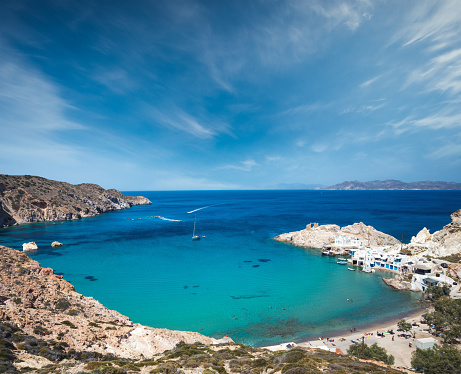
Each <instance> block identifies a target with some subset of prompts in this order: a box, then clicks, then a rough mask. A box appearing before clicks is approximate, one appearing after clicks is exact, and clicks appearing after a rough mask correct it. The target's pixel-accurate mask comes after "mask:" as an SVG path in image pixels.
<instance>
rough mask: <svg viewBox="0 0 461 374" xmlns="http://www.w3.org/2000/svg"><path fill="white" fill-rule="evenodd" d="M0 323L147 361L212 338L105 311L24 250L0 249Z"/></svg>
mask: <svg viewBox="0 0 461 374" xmlns="http://www.w3.org/2000/svg"><path fill="white" fill-rule="evenodd" d="M0 320H1V321H5V322H8V323H10V324H12V325H14V326H18V327H19V328H21V329H22V330H23V331H24V332H25V333H27V334H28V335H32V336H35V337H41V338H45V337H46V338H47V339H53V340H55V341H60V342H63V343H66V344H68V345H69V349H70V348H73V349H75V350H77V351H87V352H98V353H102V354H105V353H112V354H114V355H116V356H118V357H124V358H142V357H151V356H152V355H154V354H156V353H161V352H163V351H165V350H167V349H172V348H174V347H175V346H176V344H178V343H179V342H181V341H183V342H185V343H189V344H191V343H194V342H201V343H204V344H211V343H212V340H211V339H210V338H208V337H206V336H203V335H201V334H199V333H195V332H182V331H170V330H166V329H154V328H151V327H146V326H142V325H139V324H133V323H132V322H131V321H130V319H129V318H128V317H125V316H123V315H121V314H120V313H118V312H116V311H114V310H109V309H107V308H105V307H104V306H103V305H102V304H100V303H99V302H98V301H96V300H95V299H93V298H92V297H84V296H83V295H81V294H79V293H77V292H75V289H74V286H73V285H71V284H70V283H69V282H67V281H65V280H64V279H63V278H62V276H59V275H56V274H54V272H53V270H52V269H49V268H42V267H41V266H40V264H39V263H38V262H37V261H34V260H32V259H30V258H29V257H28V256H27V255H26V254H24V253H23V252H19V251H16V250H14V249H11V248H6V247H2V246H0Z"/></svg>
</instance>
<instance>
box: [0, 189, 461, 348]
mask: <svg viewBox="0 0 461 374" xmlns="http://www.w3.org/2000/svg"><path fill="white" fill-rule="evenodd" d="M125 193H126V194H129V195H143V196H146V197H148V198H149V199H150V200H151V201H152V202H153V205H149V206H137V207H133V208H131V209H127V210H122V211H117V212H110V213H104V214H101V215H99V216H97V217H93V218H85V219H81V220H78V221H67V222H54V223H35V224H27V225H21V226H17V227H13V228H8V229H0V244H2V245H5V246H9V247H12V248H15V249H18V250H22V244H23V243H25V242H29V241H35V242H36V243H37V244H38V246H39V251H38V252H36V253H30V256H31V257H32V258H33V259H35V260H37V261H39V262H40V263H41V264H42V266H44V267H51V268H53V269H55V272H56V273H58V274H63V275H64V277H65V279H67V280H68V281H70V282H71V283H72V284H74V285H75V288H76V290H77V291H78V292H80V293H82V294H84V295H86V296H93V297H94V298H96V299H98V300H99V301H101V302H102V303H103V304H104V305H105V306H107V307H108V308H110V309H116V310H118V311H119V312H121V313H122V314H125V315H127V316H129V317H130V318H131V319H132V320H133V321H134V322H139V323H142V324H145V325H149V326H153V327H161V328H169V329H175V330H188V331H198V332H201V333H203V334H205V335H208V336H213V337H218V338H219V337H222V336H223V335H225V334H229V336H231V337H232V338H233V339H234V340H235V341H236V342H239V343H241V342H243V343H245V344H252V345H257V346H260V345H265V344H275V343H280V342H284V341H292V340H297V339H305V338H317V337H319V336H328V334H330V333H333V332H334V331H341V330H346V331H347V330H348V329H349V328H350V327H351V326H358V327H360V326H364V325H367V324H372V323H375V322H378V321H380V320H383V319H386V318H390V317H392V316H395V315H398V314H400V313H405V312H409V311H412V310H414V309H415V308H416V301H417V299H418V298H419V297H420V295H419V294H415V293H408V292H402V291H400V292H399V291H394V290H392V289H390V288H388V287H387V286H386V285H385V284H384V283H383V282H382V281H381V280H380V278H381V277H383V276H389V274H386V273H375V274H366V273H362V272H359V271H355V272H352V271H348V270H347V267H346V266H340V265H337V264H336V263H335V259H332V258H325V257H322V256H321V254H320V252H319V251H318V250H313V249H303V248H298V247H295V246H291V245H288V244H284V243H279V242H276V241H274V240H273V237H275V236H276V235H278V234H281V233H284V232H289V231H296V230H301V229H303V228H305V226H306V224H308V223H310V222H318V223H319V224H327V223H334V224H338V225H340V226H344V225H348V224H352V223H354V222H364V223H365V224H367V225H372V226H374V227H375V228H376V229H378V230H380V231H383V232H385V233H388V234H391V235H393V236H395V237H397V238H398V239H401V238H402V236H403V240H404V242H409V241H410V240H411V236H412V235H416V234H417V232H418V231H419V230H421V229H422V228H423V227H427V228H428V229H429V230H430V231H431V232H433V231H436V230H440V229H441V228H442V227H443V226H444V225H446V224H448V223H449V222H450V214H451V213H452V212H454V211H455V210H457V209H459V208H461V192H460V191H187V192H186V191H174V192H139V191H136V192H132V191H128V192H125ZM203 207H206V208H204V209H200V210H197V211H196V212H194V213H190V214H188V213H187V212H191V211H193V210H196V209H199V208H203ZM195 215H196V219H197V231H198V233H199V234H200V235H202V236H203V237H202V239H201V240H200V241H192V240H191V236H192V230H193V225H194V217H195ZM154 216H161V217H163V218H164V219H160V218H153V217H154ZM55 240H57V241H60V242H62V243H64V246H63V247H61V248H56V249H52V248H51V246H50V244H51V242H53V241H55ZM348 298H349V299H352V300H353V302H347V299H348Z"/></svg>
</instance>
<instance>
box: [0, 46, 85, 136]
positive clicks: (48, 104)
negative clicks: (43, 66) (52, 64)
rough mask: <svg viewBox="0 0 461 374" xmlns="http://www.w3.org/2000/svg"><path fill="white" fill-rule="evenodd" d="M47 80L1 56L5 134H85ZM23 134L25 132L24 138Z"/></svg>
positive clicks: (0, 103)
mask: <svg viewBox="0 0 461 374" xmlns="http://www.w3.org/2000/svg"><path fill="white" fill-rule="evenodd" d="M74 109H75V108H74V107H72V106H71V105H70V104H69V103H68V102H67V101H66V100H64V99H63V98H62V97H61V96H60V94H59V89H58V87H57V86H56V85H55V84H54V83H53V82H51V81H50V80H49V79H48V78H47V77H46V76H44V75H43V74H41V73H40V72H39V71H37V70H36V69H34V68H33V67H31V66H27V65H26V64H25V63H23V62H22V61H14V60H12V59H10V58H9V57H8V56H7V54H2V53H1V52H0V111H1V113H2V115H1V117H0V127H1V128H2V135H3V140H6V139H5V133H9V134H11V135H12V134H17V135H24V131H26V133H27V134H28V135H31V133H30V132H29V131H31V132H32V133H41V132H49V131H56V130H77V129H78V130H83V129H85V127H84V126H82V125H81V124H79V123H76V122H74V121H72V120H69V119H68V116H67V112H68V111H71V110H74ZM21 131H22V132H23V133H22V134H21Z"/></svg>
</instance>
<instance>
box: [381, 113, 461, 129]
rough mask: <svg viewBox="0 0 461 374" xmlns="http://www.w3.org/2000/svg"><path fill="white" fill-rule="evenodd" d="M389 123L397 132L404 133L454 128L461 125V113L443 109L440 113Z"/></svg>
mask: <svg viewBox="0 0 461 374" xmlns="http://www.w3.org/2000/svg"><path fill="white" fill-rule="evenodd" d="M389 125H390V126H392V127H393V128H394V130H395V131H396V133H397V134H402V133H404V132H406V131H413V132H415V131H420V130H424V129H426V130H441V129H454V128H458V127H461V113H450V112H447V111H441V112H439V113H436V114H433V115H430V116H426V117H420V118H417V117H416V116H408V117H406V118H404V119H403V120H401V121H398V122H391V123H389Z"/></svg>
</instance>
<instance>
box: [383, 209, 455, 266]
mask: <svg viewBox="0 0 461 374" xmlns="http://www.w3.org/2000/svg"><path fill="white" fill-rule="evenodd" d="M450 218H451V222H450V223H449V224H448V225H446V226H444V227H443V228H442V229H441V230H439V231H436V232H434V233H433V234H431V233H430V232H429V230H428V229H427V228H426V227H424V228H423V229H422V230H421V231H420V232H419V233H418V234H417V235H416V236H413V237H412V238H411V242H410V243H408V244H404V245H403V246H401V250H402V251H403V252H405V253H408V254H411V255H420V256H428V257H436V258H444V257H449V256H453V255H457V254H460V253H461V209H460V210H457V211H456V212H454V213H452V214H451V215H450ZM392 249H393V248H390V250H392Z"/></svg>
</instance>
